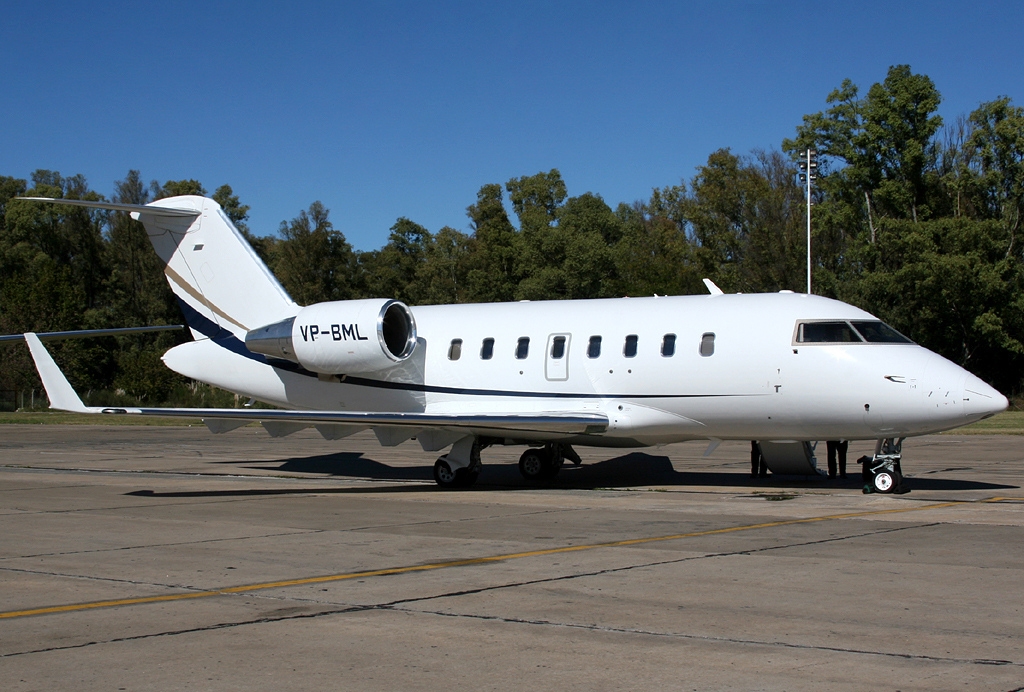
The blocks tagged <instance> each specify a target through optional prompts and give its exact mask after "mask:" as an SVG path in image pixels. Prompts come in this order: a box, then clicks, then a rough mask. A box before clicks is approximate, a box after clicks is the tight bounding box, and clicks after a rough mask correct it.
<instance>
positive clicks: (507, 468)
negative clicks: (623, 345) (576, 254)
mask: <svg viewBox="0 0 1024 692" xmlns="http://www.w3.org/2000/svg"><path fill="white" fill-rule="evenodd" d="M215 463H218V464H231V465H237V462H231V461H222V462H215ZM245 468H249V469H255V470H259V471H282V472H286V473H293V474H304V473H308V474H317V475H329V476H333V477H345V478H351V479H366V480H374V481H399V482H408V481H432V480H433V472H432V465H431V466H428V465H423V466H388V465H387V464H384V463H381V462H379V461H376V460H374V459H372V458H369V457H365V456H363V454H362V453H351V452H345V453H337V454H323V455H318V456H311V457H294V458H291V459H285V460H283V461H280V462H278V461H272V462H266V463H260V464H259V465H248V466H246V467H245ZM854 470H855V473H851V474H850V475H849V478H846V479H828V478H825V477H813V476H812V477H807V476H779V475H772V476H768V477H766V478H750V476H749V475H748V474H746V473H737V472H736V471H735V470H723V471H676V470H675V469H674V468H673V467H672V463H671V461H670V460H669V459H668V457H664V456H655V455H651V454H645V453H643V452H632V453H630V454H624V455H622V456H618V457H614V458H612V459H606V460H604V461H600V462H597V463H590V464H583V465H582V466H573V465H572V464H569V463H567V464H566V465H565V466H563V467H562V470H561V471H560V472H559V474H558V476H556V477H555V478H554V479H551V480H548V481H545V482H543V483H531V482H528V481H526V480H525V479H523V477H522V476H520V475H519V469H518V467H517V465H516V464H485V465H484V468H483V471H482V472H481V474H480V480H479V481H478V482H477V484H476V485H475V486H474V487H473V488H472V489H470V490H471V491H473V490H476V491H480V490H483V491H486V490H488V489H496V488H501V489H504V490H527V489H535V488H543V487H555V488H565V489H579V490H594V489H598V488H629V487H636V486H648V485H660V486H685V487H694V488H700V487H710V486H714V487H727V488H737V489H744V490H751V489H753V490H756V489H765V488H771V489H776V490H778V489H789V490H798V489H805V488H821V487H835V488H851V489H852V488H857V489H859V488H861V487H862V486H863V481H862V480H861V478H860V468H859V467H858V466H854ZM957 470H960V469H957ZM963 470H964V471H967V470H969V469H963ZM905 483H906V484H907V486H908V487H909V488H910V489H912V490H1000V489H1015V488H1017V487H1018V486H1014V485H1001V484H997V483H986V482H981V481H972V480H962V479H946V478H927V477H921V476H918V477H912V476H908V477H906V479H905ZM433 490H435V488H434V486H432V485H421V484H419V483H417V484H410V485H398V486H391V487H387V488H382V487H379V486H371V487H360V488H294V489H289V488H274V489H269V488H266V489H252V490H212V491H194V492H181V493H175V492H170V493H157V492H154V491H148V490H143V491H135V492H132V493H128V494H129V495H140V496H155V497H181V496H189V497H193V496H194V497H201V496H206V497H214V496H244V495H254V496H255V495H286V494H306V493H371V492H372V493H380V492H430V491H433Z"/></svg>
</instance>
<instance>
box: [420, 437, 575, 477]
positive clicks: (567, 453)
mask: <svg viewBox="0 0 1024 692" xmlns="http://www.w3.org/2000/svg"><path fill="white" fill-rule="evenodd" d="M496 442H498V441H496V440H494V439H491V438H483V440H482V441H481V440H480V439H477V438H474V437H468V436H467V437H464V438H462V439H461V440H459V441H458V442H456V443H455V444H454V445H452V448H451V451H449V452H448V453H447V454H445V455H443V456H441V457H438V459H437V461H435V462H434V481H435V482H436V483H437V485H438V487H441V488H446V489H447V488H470V487H472V486H473V485H474V484H475V483H476V481H477V478H479V477H480V469H481V468H482V465H481V463H480V450H481V449H483V448H484V447H488V446H490V445H492V444H495V443H496ZM566 460H569V461H571V462H572V463H573V464H575V465H577V466H579V465H580V464H582V463H583V460H582V459H580V455H579V454H577V453H576V450H575V449H573V448H572V447H571V446H570V445H567V444H559V443H554V442H549V443H548V444H546V445H544V446H543V447H530V448H529V449H527V450H526V451H525V452H523V455H522V456H521V457H519V473H521V474H523V478H525V479H526V480H528V481H544V480H548V479H550V478H554V477H555V475H556V474H557V473H558V471H559V469H561V468H562V464H564V463H565V461H566Z"/></svg>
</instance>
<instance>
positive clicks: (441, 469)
mask: <svg viewBox="0 0 1024 692" xmlns="http://www.w3.org/2000/svg"><path fill="white" fill-rule="evenodd" d="M459 470H460V471H461V470H462V469H459ZM474 480H475V479H474ZM434 482H435V483H437V485H438V486H439V487H441V488H457V487H459V474H458V473H457V472H455V471H452V467H451V466H449V465H448V460H447V459H445V458H444V457H441V458H440V459H438V460H437V461H435V462H434Z"/></svg>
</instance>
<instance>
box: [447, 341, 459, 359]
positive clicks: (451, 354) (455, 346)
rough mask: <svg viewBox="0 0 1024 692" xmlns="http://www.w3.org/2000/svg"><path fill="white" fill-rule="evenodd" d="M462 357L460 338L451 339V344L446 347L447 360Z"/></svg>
mask: <svg viewBox="0 0 1024 692" xmlns="http://www.w3.org/2000/svg"><path fill="white" fill-rule="evenodd" d="M461 357H462V339H452V345H451V346H449V347H448V360H458V359H459V358H461Z"/></svg>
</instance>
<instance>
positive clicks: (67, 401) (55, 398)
mask: <svg viewBox="0 0 1024 692" xmlns="http://www.w3.org/2000/svg"><path fill="white" fill-rule="evenodd" d="M25 343H27V344H28V350H29V352H30V353H31V354H32V360H33V361H34V362H35V364H36V370H37V371H38V372H39V378H40V379H41V380H42V381H43V388H44V389H46V396H47V397H49V399H50V408H55V409H59V410H61V411H71V412H72V413H89V409H88V408H87V407H86V405H85V404H84V403H82V399H81V398H80V397H79V396H78V394H76V393H75V390H74V388H73V387H72V386H71V383H70V382H68V378H67V377H65V376H64V373H63V372H61V369H60V368H59V367H57V364H56V363H55V362H53V358H52V357H51V356H50V352H49V351H47V350H46V347H45V346H43V342H42V341H40V340H39V337H38V336H36V335H35V333H33V332H26V334H25Z"/></svg>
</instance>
